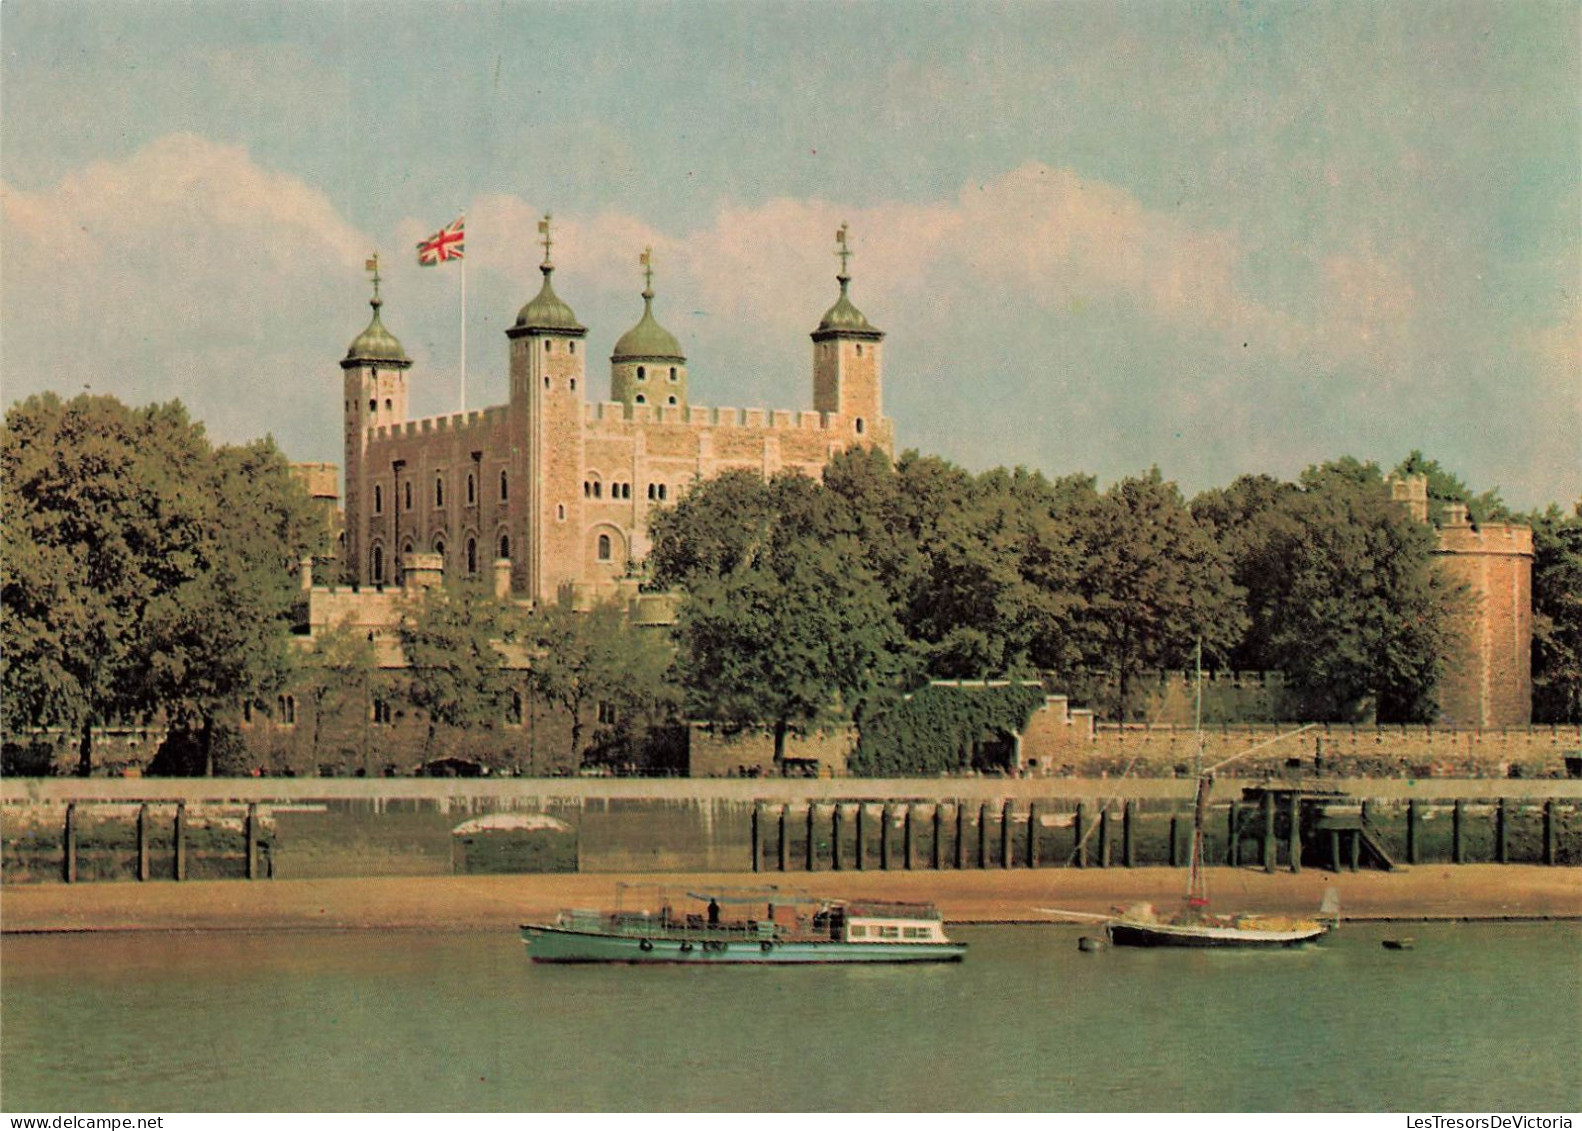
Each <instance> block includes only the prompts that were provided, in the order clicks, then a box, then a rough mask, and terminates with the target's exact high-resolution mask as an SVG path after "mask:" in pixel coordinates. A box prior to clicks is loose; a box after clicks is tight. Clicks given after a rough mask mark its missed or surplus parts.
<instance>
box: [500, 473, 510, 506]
mask: <svg viewBox="0 0 1582 1131" xmlns="http://www.w3.org/2000/svg"><path fill="white" fill-rule="evenodd" d="M509 483H510V480H509V479H508V478H507V477H506V474H505V471H504V470H503V469H502V470H501V472H500V501H501V502H502V503H503V502H505V500H507V499H509V498H510V497H511V489H510V487H509Z"/></svg>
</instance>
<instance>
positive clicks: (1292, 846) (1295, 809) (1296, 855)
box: [1289, 792, 1302, 873]
mask: <svg viewBox="0 0 1582 1131" xmlns="http://www.w3.org/2000/svg"><path fill="white" fill-rule="evenodd" d="M1290 816H1291V835H1290V838H1289V850H1290V853H1291V871H1292V873H1297V872H1300V871H1301V870H1302V795H1301V794H1300V793H1296V792H1293V793H1292V794H1291V802H1290Z"/></svg>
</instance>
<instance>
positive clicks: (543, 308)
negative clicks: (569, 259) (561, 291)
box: [514, 263, 588, 334]
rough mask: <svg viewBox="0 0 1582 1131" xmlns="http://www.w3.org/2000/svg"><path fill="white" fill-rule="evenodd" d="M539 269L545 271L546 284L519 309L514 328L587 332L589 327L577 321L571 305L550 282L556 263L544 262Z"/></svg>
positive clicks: (575, 332)
mask: <svg viewBox="0 0 1582 1131" xmlns="http://www.w3.org/2000/svg"><path fill="white" fill-rule="evenodd" d="M538 269H539V270H540V271H542V272H543V273H544V285H543V287H542V288H540V289H539V292H538V294H537V295H535V296H534V297H533V300H532V301H531V302H529V303H528V304H527V305H526V306H524V307H523V308H522V309H521V310H519V311H517V315H516V326H515V327H514V329H516V330H548V331H551V332H562V333H574V334H582V333H586V332H587V329H588V328H587V327H586V326H584V325H583V324H582V323H580V322H578V321H577V316H576V315H575V314H573V313H572V310H571V307H569V306H567V305H566V302H565V300H564V299H562V298H561V297H560V296H559V295H557V294H556V293H555V288H554V287H553V286H552V285H551V284H550V281H549V277H550V276H551V275H553V274H554V273H555V268H554V265H553V264H550V263H544V264H541V265H540V266H539V268H538Z"/></svg>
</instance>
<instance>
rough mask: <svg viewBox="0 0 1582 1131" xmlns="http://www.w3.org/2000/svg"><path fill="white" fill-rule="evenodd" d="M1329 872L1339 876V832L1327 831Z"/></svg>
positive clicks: (1334, 830) (1337, 830) (1336, 830)
mask: <svg viewBox="0 0 1582 1131" xmlns="http://www.w3.org/2000/svg"><path fill="white" fill-rule="evenodd" d="M1329 870H1330V871H1331V872H1334V873H1335V874H1336V875H1339V874H1340V830H1339V829H1330V830H1329Z"/></svg>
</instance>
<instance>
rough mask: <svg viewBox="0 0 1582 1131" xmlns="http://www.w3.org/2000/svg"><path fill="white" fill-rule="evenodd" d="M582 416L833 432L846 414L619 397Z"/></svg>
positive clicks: (616, 421)
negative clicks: (625, 401)
mask: <svg viewBox="0 0 1582 1131" xmlns="http://www.w3.org/2000/svg"><path fill="white" fill-rule="evenodd" d="M584 419H585V420H586V421H587V423H589V424H627V423H635V424H674V425H677V426H680V427H690V428H751V429H756V430H760V431H779V432H833V431H840V430H843V429H844V428H845V426H846V418H845V417H844V416H842V415H841V414H840V413H834V412H815V411H813V410H811V409H785V408H776V409H765V408H729V407H715V408H708V407H703V406H700V405H689V406H686V407H677V406H675V405H651V404H638V405H632V406H630V407H628V406H626V405H625V404H622V403H621V402H620V401H599V402H597V403H593V404H589V405H587V406H586V409H585V412H584Z"/></svg>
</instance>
